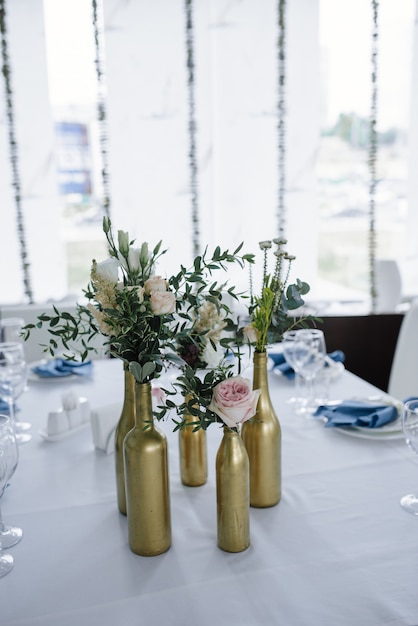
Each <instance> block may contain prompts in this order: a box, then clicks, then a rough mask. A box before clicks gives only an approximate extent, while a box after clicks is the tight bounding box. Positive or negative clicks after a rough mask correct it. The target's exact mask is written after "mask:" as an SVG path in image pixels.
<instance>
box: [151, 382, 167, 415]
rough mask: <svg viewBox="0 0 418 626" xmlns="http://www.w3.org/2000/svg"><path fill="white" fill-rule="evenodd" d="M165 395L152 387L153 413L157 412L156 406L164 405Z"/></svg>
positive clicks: (157, 388)
mask: <svg viewBox="0 0 418 626" xmlns="http://www.w3.org/2000/svg"><path fill="white" fill-rule="evenodd" d="M164 402H165V393H164V391H163V390H162V389H161V387H154V386H152V408H153V410H154V411H158V406H160V405H162V404H164Z"/></svg>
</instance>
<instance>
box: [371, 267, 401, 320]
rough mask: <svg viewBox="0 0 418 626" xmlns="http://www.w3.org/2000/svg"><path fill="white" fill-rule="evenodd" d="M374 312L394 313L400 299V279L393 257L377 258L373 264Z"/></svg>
mask: <svg viewBox="0 0 418 626" xmlns="http://www.w3.org/2000/svg"><path fill="white" fill-rule="evenodd" d="M375 274H376V275H375V279H376V293H377V298H376V313H394V312H395V311H396V310H397V307H398V306H399V305H400V303H401V300H402V279H401V273H400V270H399V266H398V264H397V262H396V261H395V260H394V259H379V260H377V261H376V265H375Z"/></svg>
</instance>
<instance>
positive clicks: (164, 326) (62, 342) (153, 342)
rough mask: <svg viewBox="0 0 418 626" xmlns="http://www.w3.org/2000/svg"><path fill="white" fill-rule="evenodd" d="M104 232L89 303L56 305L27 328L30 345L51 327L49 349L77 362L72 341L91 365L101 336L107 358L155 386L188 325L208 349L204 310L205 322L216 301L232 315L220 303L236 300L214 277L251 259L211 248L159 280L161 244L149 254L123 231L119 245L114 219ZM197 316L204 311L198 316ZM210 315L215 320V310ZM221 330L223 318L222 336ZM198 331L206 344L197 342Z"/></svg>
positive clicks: (106, 223) (106, 221)
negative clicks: (71, 309)
mask: <svg viewBox="0 0 418 626" xmlns="http://www.w3.org/2000/svg"><path fill="white" fill-rule="evenodd" d="M103 231H104V233H105V235H106V239H107V243H108V250H109V258H107V259H105V260H104V261H101V262H99V263H98V262H96V261H95V260H93V262H92V269H91V275H90V279H91V280H90V283H89V285H88V287H87V289H86V290H85V291H84V295H85V298H86V299H87V304H81V303H79V304H77V310H76V315H71V314H70V313H68V312H66V311H59V310H58V309H57V308H56V307H54V315H46V314H43V315H40V316H39V317H38V320H39V322H38V323H37V324H36V325H35V324H29V325H27V326H26V327H25V339H28V337H29V336H30V333H31V331H32V330H34V329H35V328H36V327H42V325H43V324H46V325H47V326H48V330H49V332H50V335H51V339H50V343H49V346H45V351H48V350H49V352H50V354H51V355H52V356H54V354H55V353H56V351H57V350H59V349H60V347H61V346H63V347H64V348H65V349H66V350H67V351H69V352H70V354H67V355H66V358H69V359H74V358H75V357H74V353H73V352H72V351H71V349H72V345H71V342H74V341H75V340H78V343H79V345H81V351H79V356H80V357H81V359H82V360H85V359H86V358H87V357H88V355H89V353H90V351H91V350H93V349H94V348H93V347H92V346H91V339H92V338H93V337H94V336H95V335H97V334H101V335H103V336H104V337H105V339H106V341H105V345H106V347H107V350H108V352H110V354H111V355H113V356H115V357H118V358H120V359H122V360H123V361H125V362H126V363H128V364H129V370H130V372H131V373H132V375H133V376H134V378H135V380H136V381H137V382H139V383H144V382H149V381H150V380H152V379H154V378H157V377H158V376H159V375H160V373H161V371H162V370H163V368H164V366H165V365H166V363H167V361H168V360H171V361H177V360H178V356H177V355H176V341H175V339H176V338H178V337H182V336H183V337H184V336H185V332H184V329H185V327H186V326H188V327H190V326H191V327H192V328H194V329H195V331H196V332H195V335H196V336H195V337H194V341H195V343H197V344H199V343H205V342H206V337H208V339H209V336H210V334H211V332H215V329H214V328H212V330H205V331H202V330H201V324H202V320H203V319H204V315H203V313H204V312H205V310H206V314H205V315H206V316H207V314H208V311H209V308H210V307H209V305H210V304H211V303H212V304H215V305H216V308H217V311H219V312H220V311H224V312H225V313H228V312H229V309H228V307H227V305H226V304H225V303H224V302H223V301H222V298H223V293H224V291H226V293H228V294H229V295H230V296H231V297H233V298H237V297H238V296H237V294H236V293H235V291H234V287H229V288H228V289H227V290H226V288H225V285H224V284H222V285H220V286H219V285H218V282H217V281H214V280H213V279H212V274H213V273H214V272H215V271H216V270H224V271H225V269H226V267H227V264H228V263H239V264H240V265H241V266H244V265H245V263H247V262H248V263H251V262H253V255H246V254H244V255H240V254H239V252H240V250H241V248H242V244H241V245H240V246H238V248H237V249H236V250H235V251H234V252H233V253H230V252H229V251H228V250H225V251H223V252H222V251H221V250H220V248H219V247H217V248H216V249H215V251H214V252H213V254H212V256H210V257H209V256H208V254H207V251H206V250H205V251H204V253H203V254H202V255H200V256H198V257H196V258H195V259H194V263H193V266H192V267H191V268H189V269H187V268H185V267H183V266H181V268H180V270H179V271H178V273H177V274H175V275H173V276H171V277H170V278H168V279H167V278H164V277H162V276H158V275H156V274H155V267H156V262H157V260H158V259H159V258H160V257H161V255H163V254H165V252H166V250H162V249H161V242H159V243H158V244H157V245H156V246H155V247H154V248H153V249H151V250H150V248H149V246H148V244H147V243H142V245H139V246H136V245H135V240H133V241H131V240H130V238H129V234H128V233H127V232H125V231H122V230H119V231H118V236H117V243H116V242H115V239H114V236H113V232H112V227H111V221H110V219H109V218H108V217H104V218H103ZM204 294H205V295H204ZM205 302H206V304H204V303H205ZM195 311H200V312H201V313H200V314H199V316H198V318H196V315H195V313H194V312H195ZM176 314H177V317H176ZM211 315H212V318H213V311H212V313H211ZM209 317H210V316H209ZM221 327H222V320H221V318H220V316H219V319H218V321H217V328H216V332H218V331H219V330H220V329H221ZM199 333H201V334H203V335H204V336H205V339H204V340H201V339H199V338H198V337H199ZM209 341H211V342H212V341H213V340H212V339H209ZM211 345H212V344H211Z"/></svg>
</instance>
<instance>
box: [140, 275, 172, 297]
mask: <svg viewBox="0 0 418 626" xmlns="http://www.w3.org/2000/svg"><path fill="white" fill-rule="evenodd" d="M167 287H168V283H167V281H166V279H165V278H162V277H161V276H151V278H148V280H146V281H145V283H144V289H145V293H146V294H147V295H150V294H151V292H152V291H167Z"/></svg>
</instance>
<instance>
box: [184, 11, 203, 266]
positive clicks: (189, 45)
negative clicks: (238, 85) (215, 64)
mask: <svg viewBox="0 0 418 626" xmlns="http://www.w3.org/2000/svg"><path fill="white" fill-rule="evenodd" d="M185 11H186V65H187V88H188V95H189V122H188V130H189V165H190V191H191V197H192V243H193V257H197V256H198V255H199V254H200V225H199V194H198V184H197V160H196V129H197V125H196V116H195V111H196V105H195V63H194V49H193V0H185Z"/></svg>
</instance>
